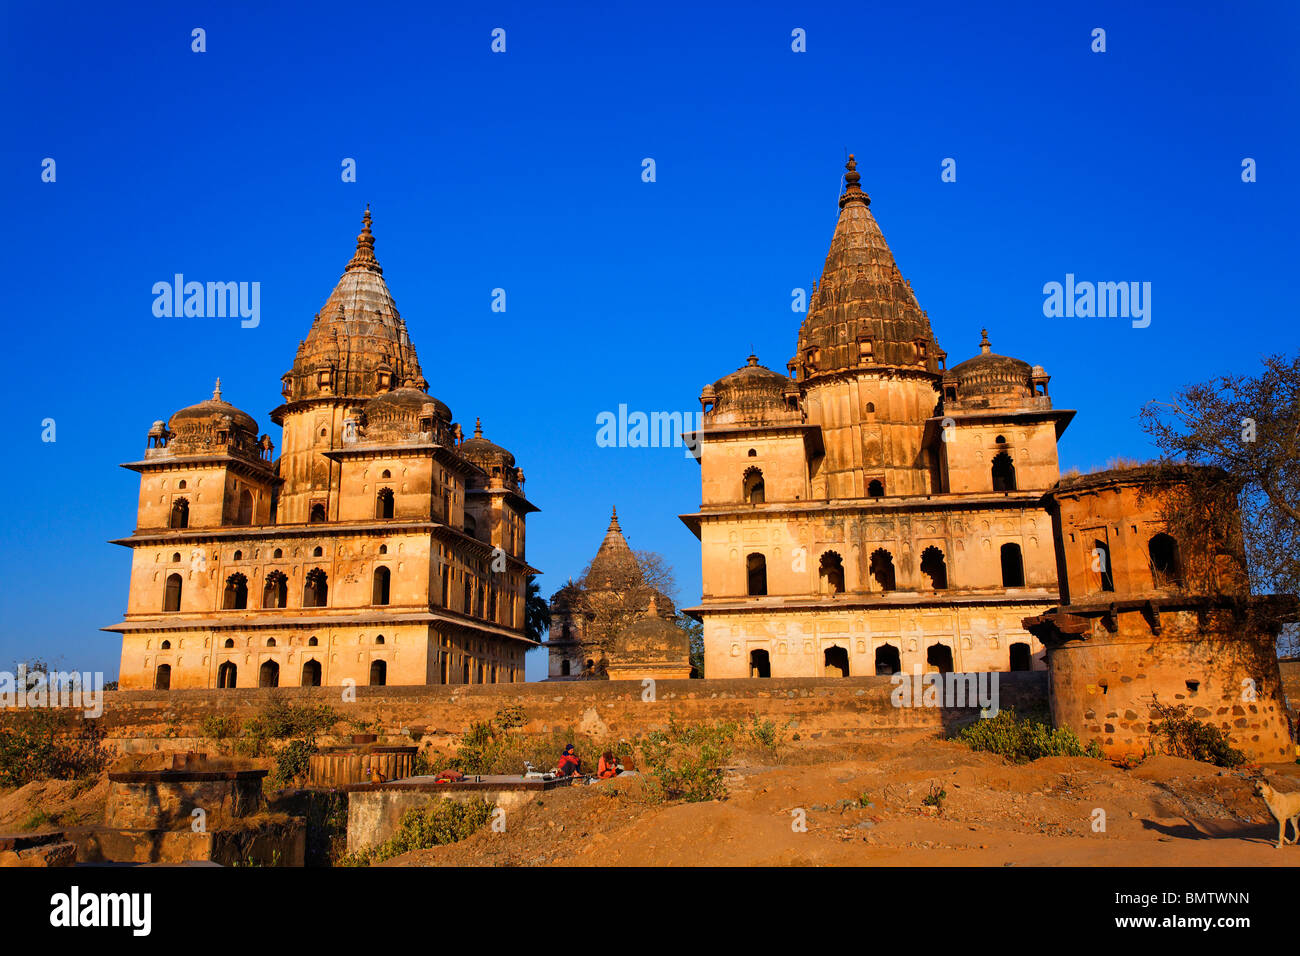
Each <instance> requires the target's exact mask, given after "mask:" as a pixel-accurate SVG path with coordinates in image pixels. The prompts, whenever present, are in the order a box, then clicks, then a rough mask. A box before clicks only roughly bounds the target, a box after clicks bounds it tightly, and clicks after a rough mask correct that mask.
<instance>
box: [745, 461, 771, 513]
mask: <svg viewBox="0 0 1300 956" xmlns="http://www.w3.org/2000/svg"><path fill="white" fill-rule="evenodd" d="M743 496H744V500H745V504H749V505H761V504H762V503H763V502H764V501H766V500H767V495H766V491H765V490H764V488H763V472H762V470H761V469H758V468H747V469H745V480H744V483H743Z"/></svg>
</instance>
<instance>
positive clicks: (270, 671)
mask: <svg viewBox="0 0 1300 956" xmlns="http://www.w3.org/2000/svg"><path fill="white" fill-rule="evenodd" d="M257 686H258V687H279V686H280V665H279V664H277V663H276V662H275V661H263V662H262V666H261V667H260V668H258V671H257Z"/></svg>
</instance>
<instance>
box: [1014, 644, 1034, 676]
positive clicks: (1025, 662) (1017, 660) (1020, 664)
mask: <svg viewBox="0 0 1300 956" xmlns="http://www.w3.org/2000/svg"><path fill="white" fill-rule="evenodd" d="M1030 660H1031V658H1030V654H1029V645H1028V644H1026V643H1025V642H1024V641H1016V642H1015V643H1014V644H1012V645H1011V658H1010V661H1009V663H1010V665H1011V670H1013V671H1027V670H1030V669H1031V668H1030Z"/></svg>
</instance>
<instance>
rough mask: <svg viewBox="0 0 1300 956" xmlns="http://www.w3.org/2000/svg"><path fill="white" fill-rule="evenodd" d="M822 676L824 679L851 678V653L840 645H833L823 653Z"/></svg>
mask: <svg viewBox="0 0 1300 956" xmlns="http://www.w3.org/2000/svg"><path fill="white" fill-rule="evenodd" d="M822 675H823V676H824V677H848V676H849V652H848V650H847V649H846V648H843V647H840V646H839V645H838V644H832V645H831V646H830V647H828V648H826V650H825V651H823V652H822Z"/></svg>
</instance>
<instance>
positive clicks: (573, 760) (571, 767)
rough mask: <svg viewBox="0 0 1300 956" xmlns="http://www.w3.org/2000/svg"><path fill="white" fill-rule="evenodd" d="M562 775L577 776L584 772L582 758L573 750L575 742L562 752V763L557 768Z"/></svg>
mask: <svg viewBox="0 0 1300 956" xmlns="http://www.w3.org/2000/svg"><path fill="white" fill-rule="evenodd" d="M556 769H557V770H558V771H559V774H560V776H561V777H577V776H580V775H581V774H582V760H581V759H579V757H578V755H577V754H576V753H574V752H573V744H569V745H568V746H567V747H565V748H564V753H562V754H560V765H559V766H558V767H557V768H556Z"/></svg>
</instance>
